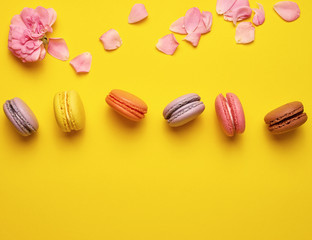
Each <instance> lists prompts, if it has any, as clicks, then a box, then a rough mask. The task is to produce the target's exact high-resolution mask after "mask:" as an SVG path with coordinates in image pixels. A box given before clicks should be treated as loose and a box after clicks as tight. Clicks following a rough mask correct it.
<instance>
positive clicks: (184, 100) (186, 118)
mask: <svg viewBox="0 0 312 240" xmlns="http://www.w3.org/2000/svg"><path fill="white" fill-rule="evenodd" d="M204 110H205V105H204V103H203V102H201V101H200V96H198V95H197V94H195V93H189V94H186V95H183V96H181V97H178V98H177V99H175V100H173V101H172V102H170V103H169V104H168V105H167V106H166V107H165V109H164V111H163V116H164V118H165V119H166V120H167V122H168V124H169V126H171V127H179V126H182V125H184V124H186V123H188V122H190V121H192V120H193V119H195V118H196V117H198V116H199V115H200V114H201V113H202V112H203V111H204Z"/></svg>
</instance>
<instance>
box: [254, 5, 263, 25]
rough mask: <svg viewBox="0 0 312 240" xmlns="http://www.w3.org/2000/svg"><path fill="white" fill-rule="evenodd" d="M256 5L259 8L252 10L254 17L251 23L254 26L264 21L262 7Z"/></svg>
mask: <svg viewBox="0 0 312 240" xmlns="http://www.w3.org/2000/svg"><path fill="white" fill-rule="evenodd" d="M258 5H259V8H253V9H252V10H254V12H255V16H254V17H253V19H252V22H253V24H255V25H256V26H260V25H262V24H263V23H264V20H265V13H264V9H263V6H262V5H261V4H260V3H258Z"/></svg>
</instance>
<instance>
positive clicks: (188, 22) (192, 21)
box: [184, 7, 201, 33]
mask: <svg viewBox="0 0 312 240" xmlns="http://www.w3.org/2000/svg"><path fill="white" fill-rule="evenodd" d="M200 19H201V13H200V11H199V9H198V8H196V7H194V8H190V9H189V10H187V12H186V14H185V17H184V26H185V30H186V32H187V33H192V32H194V31H195V29H196V28H197V26H198V24H199V21H200Z"/></svg>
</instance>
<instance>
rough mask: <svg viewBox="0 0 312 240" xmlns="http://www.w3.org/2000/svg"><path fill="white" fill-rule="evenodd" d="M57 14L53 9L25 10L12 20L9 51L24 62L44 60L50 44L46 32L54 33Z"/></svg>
mask: <svg viewBox="0 0 312 240" xmlns="http://www.w3.org/2000/svg"><path fill="white" fill-rule="evenodd" d="M55 20H56V12H55V11H54V9H52V8H48V9H45V8H44V7H37V8H36V9H32V8H24V9H23V11H22V12H21V14H20V15H15V16H14V17H13V18H12V20H11V25H10V32H9V43H8V47H9V50H10V51H11V52H12V53H13V54H14V55H15V56H16V57H18V58H20V59H21V60H22V62H35V61H38V60H42V59H43V58H44V57H45V55H46V50H45V45H46V44H47V43H48V40H47V37H46V36H45V34H46V32H52V31H53V30H52V25H53V23H54V22H55Z"/></svg>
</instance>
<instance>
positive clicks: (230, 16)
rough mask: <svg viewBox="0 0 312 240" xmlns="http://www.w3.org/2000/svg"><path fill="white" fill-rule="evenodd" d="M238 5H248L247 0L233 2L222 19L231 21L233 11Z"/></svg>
mask: <svg viewBox="0 0 312 240" xmlns="http://www.w3.org/2000/svg"><path fill="white" fill-rule="evenodd" d="M240 7H250V5H249V1H248V0H237V1H236V2H235V4H234V5H233V6H232V7H231V8H230V9H229V10H228V11H227V12H226V13H224V20H226V21H230V22H232V21H233V15H234V13H235V12H236V10H237V9H238V8H240Z"/></svg>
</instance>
